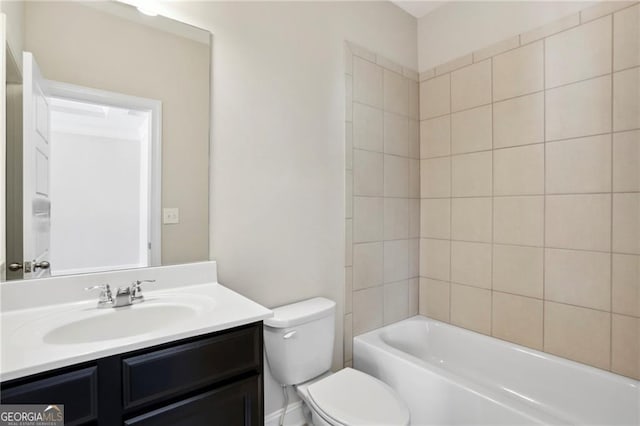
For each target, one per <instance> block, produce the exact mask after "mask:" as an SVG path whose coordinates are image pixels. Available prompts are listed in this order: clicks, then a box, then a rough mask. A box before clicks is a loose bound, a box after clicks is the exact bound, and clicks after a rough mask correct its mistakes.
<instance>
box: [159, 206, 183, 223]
mask: <svg viewBox="0 0 640 426" xmlns="http://www.w3.org/2000/svg"><path fill="white" fill-rule="evenodd" d="M162 223H164V224H165V225H172V224H175V223H180V209H179V208H177V207H172V208H168V207H165V208H163V209H162Z"/></svg>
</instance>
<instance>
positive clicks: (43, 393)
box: [2, 367, 98, 425]
mask: <svg viewBox="0 0 640 426" xmlns="http://www.w3.org/2000/svg"><path fill="white" fill-rule="evenodd" d="M2 403H3V404H64V418H65V424H67V425H76V424H82V423H86V422H90V421H93V420H96V419H97V418H98V368H97V367H88V368H83V369H81V370H76V371H71V372H68V373H62V374H58V375H56V376H53V377H48V378H44V379H37V380H34V381H31V382H29V383H25V384H20V385H16V386H11V385H10V386H9V387H7V388H5V387H3V388H2Z"/></svg>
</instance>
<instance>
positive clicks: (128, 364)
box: [0, 322, 264, 426]
mask: <svg viewBox="0 0 640 426" xmlns="http://www.w3.org/2000/svg"><path fill="white" fill-rule="evenodd" d="M262 345H263V342H262V322H258V323H254V324H249V325H246V326H241V327H237V328H233V329H230V330H225V331H221V332H216V333H212V334H207V335H203V336H198V337H193V338H189V339H184V340H180V341H174V342H171V343H166V344H163V345H159V346H154V347H150V348H145V349H141V350H138V351H134V352H128V353H124V354H119V355H113V356H110V357H106V358H101V359H98V360H95V361H91V362H87V363H83V364H79V365H74V366H70V367H65V368H61V369H58V370H54V371H48V372H45V373H40V374H36V375H33V376H28V377H23V378H20V379H15V380H11V381H8V382H4V383H2V385H1V390H2V393H1V394H0V397H1V400H2V403H3V404H64V408H65V424H66V425H84V424H88V425H98V426H107V425H108V426H111V425H131V426H134V425H135V426H164V425H167V426H177V425H184V426H199V425H203V426H204V425H207V426H209V425H224V426H235V425H239V426H240V425H243V426H255V425H262V424H264V407H263V386H264V385H263V367H264V366H263V356H262Z"/></svg>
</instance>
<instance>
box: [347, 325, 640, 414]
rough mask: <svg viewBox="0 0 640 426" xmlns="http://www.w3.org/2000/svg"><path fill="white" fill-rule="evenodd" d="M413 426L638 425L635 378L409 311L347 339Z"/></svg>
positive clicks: (357, 361)
mask: <svg viewBox="0 0 640 426" xmlns="http://www.w3.org/2000/svg"><path fill="white" fill-rule="evenodd" d="M353 351H354V352H353V360H354V367H355V368H356V369H358V370H361V371H364V372H366V373H368V374H371V375H372V376H375V377H377V378H379V379H381V380H382V381H384V382H386V383H387V384H389V385H390V386H391V387H393V388H394V389H395V390H396V391H397V392H399V394H400V396H401V397H402V398H403V399H404V400H405V402H406V403H407V405H408V406H409V410H410V411H411V423H412V424H413V425H433V424H437V425H460V424H465V425H469V424H487V425H488V424H491V425H497V424H501V425H516V424H580V425H586V424H599V425H638V424H640V382H638V381H636V380H631V379H628V378H625V377H622V376H618V375H616V374H612V373H608V372H606V371H603V370H599V369H596V368H593V367H589V366H586V365H583V364H579V363H576V362H572V361H569V360H566V359H562V358H559V357H556V356H553V355H549V354H545V353H542V352H538V351H535V350H532V349H528V348H525V347H522V346H518V345H515V344H512V343H508V342H505V341H502V340H498V339H494V338H492V337H488V336H485V335H482V334H478V333H474V332H472V331H468V330H465V329H462V328H459V327H454V326H452V325H449V324H445V323H441V322H439V321H435V320H431V319H429V318H425V317H421V316H416V317H413V318H409V319H407V320H404V321H401V322H398V323H395V324H391V325H389V326H387V327H384V328H381V329H378V330H374V331H372V332H369V333H367V334H363V335H361V336H358V337H356V338H355V339H354V348H353Z"/></svg>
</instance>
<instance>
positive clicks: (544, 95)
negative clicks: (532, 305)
mask: <svg viewBox="0 0 640 426" xmlns="http://www.w3.org/2000/svg"><path fill="white" fill-rule="evenodd" d="M542 89H543V93H542V138H543V139H544V141H545V143H544V145H543V147H542V156H543V158H542V168H543V170H542V177H543V185H542V186H543V188H542V192H543V193H544V196H543V197H542V330H541V332H542V333H541V336H542V342H540V347H541V348H542V350H543V351H545V350H546V345H545V342H546V339H545V316H546V310H547V304H546V294H545V288H546V286H547V280H546V264H547V259H546V258H547V256H546V250H547V249H546V246H547V38H546V37H544V38H543V39H542Z"/></svg>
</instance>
